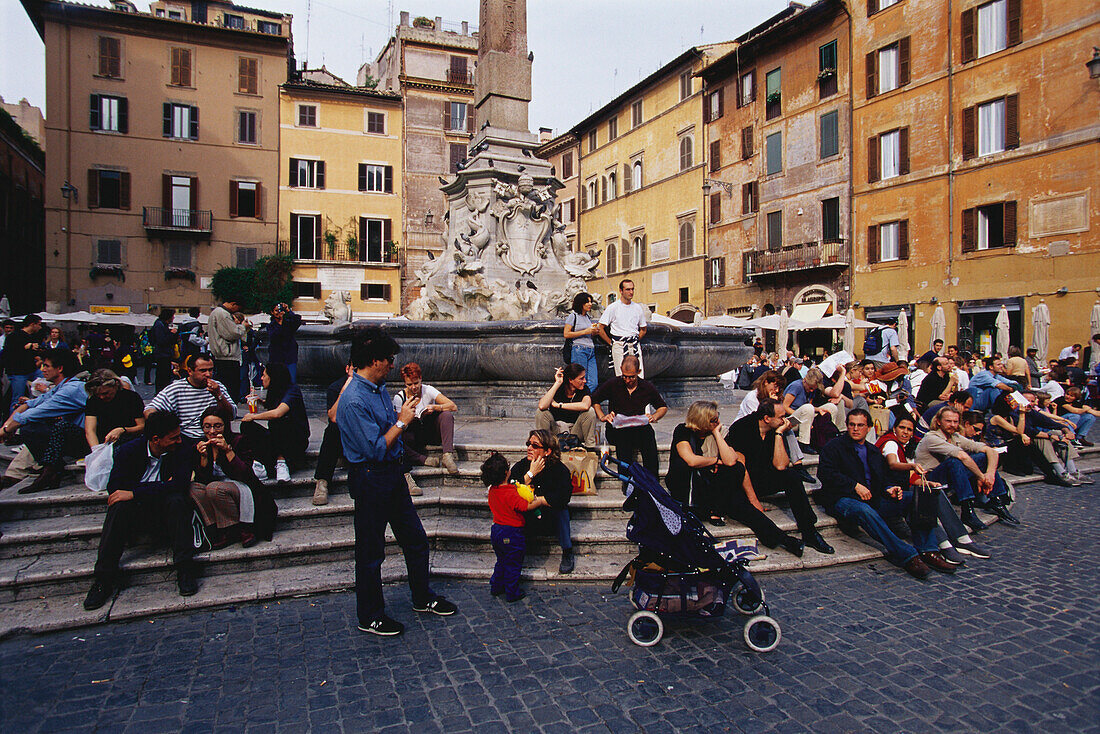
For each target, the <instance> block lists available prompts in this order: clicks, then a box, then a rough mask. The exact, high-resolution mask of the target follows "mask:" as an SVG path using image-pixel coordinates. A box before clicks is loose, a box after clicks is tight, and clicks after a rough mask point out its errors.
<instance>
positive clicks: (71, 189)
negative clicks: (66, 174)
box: [61, 181, 77, 204]
mask: <svg viewBox="0 0 1100 734" xmlns="http://www.w3.org/2000/svg"><path fill="white" fill-rule="evenodd" d="M61 196H63V197H64V198H65V199H69V198H71V199H72V200H73V203H74V204H76V203H77V191H76V187H75V186H73V185H72V184H71V183H69V182H68V181H66V182H65V183H63V184H61Z"/></svg>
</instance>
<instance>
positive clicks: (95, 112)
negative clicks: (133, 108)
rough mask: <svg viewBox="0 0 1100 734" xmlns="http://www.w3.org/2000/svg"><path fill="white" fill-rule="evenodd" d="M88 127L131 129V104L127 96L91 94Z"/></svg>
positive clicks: (118, 131)
mask: <svg viewBox="0 0 1100 734" xmlns="http://www.w3.org/2000/svg"><path fill="white" fill-rule="evenodd" d="M88 128H89V129H90V130H100V131H103V132H113V133H123V134H125V133H128V132H129V131H130V104H129V102H128V101H127V100H126V98H125V97H115V96H113V95H110V94H93V95H91V98H90V101H89V105H88Z"/></svg>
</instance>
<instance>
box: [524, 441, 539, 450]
mask: <svg viewBox="0 0 1100 734" xmlns="http://www.w3.org/2000/svg"><path fill="white" fill-rule="evenodd" d="M527 448H529V449H541V448H543V445H542V444H541V443H532V442H530V441H528V442H527Z"/></svg>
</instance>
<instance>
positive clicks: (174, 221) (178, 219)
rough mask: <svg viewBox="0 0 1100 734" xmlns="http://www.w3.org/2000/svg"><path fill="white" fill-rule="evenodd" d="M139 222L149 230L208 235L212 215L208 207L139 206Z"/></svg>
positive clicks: (211, 223)
mask: <svg viewBox="0 0 1100 734" xmlns="http://www.w3.org/2000/svg"><path fill="white" fill-rule="evenodd" d="M141 224H142V226H143V227H145V229H147V230H149V231H150V232H174V233H177V234H192V235H199V236H202V235H209V234H210V232H211V228H212V226H213V216H212V215H211V212H210V210H209V209H165V208H164V207H159V206H145V207H142V208H141Z"/></svg>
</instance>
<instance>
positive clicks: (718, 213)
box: [710, 192, 722, 224]
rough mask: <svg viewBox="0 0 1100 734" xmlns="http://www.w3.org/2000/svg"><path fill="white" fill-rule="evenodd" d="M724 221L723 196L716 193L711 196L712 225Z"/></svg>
mask: <svg viewBox="0 0 1100 734" xmlns="http://www.w3.org/2000/svg"><path fill="white" fill-rule="evenodd" d="M721 221H722V194H721V192H715V193H713V194H711V195H710V223H711V224H718V223H719V222H721Z"/></svg>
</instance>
